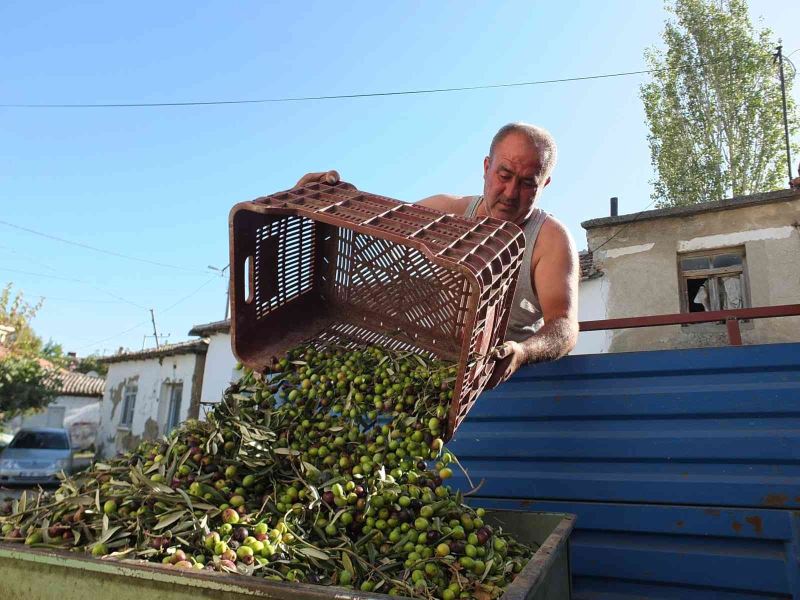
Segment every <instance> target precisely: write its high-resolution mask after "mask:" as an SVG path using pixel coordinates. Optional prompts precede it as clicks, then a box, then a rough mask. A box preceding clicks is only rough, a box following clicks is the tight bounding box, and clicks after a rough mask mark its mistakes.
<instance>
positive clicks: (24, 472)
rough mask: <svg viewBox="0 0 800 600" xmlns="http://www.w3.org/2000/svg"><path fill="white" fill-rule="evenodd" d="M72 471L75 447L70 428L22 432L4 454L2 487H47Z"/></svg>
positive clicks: (0, 461) (1, 458)
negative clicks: (70, 435)
mask: <svg viewBox="0 0 800 600" xmlns="http://www.w3.org/2000/svg"><path fill="white" fill-rule="evenodd" d="M61 471H64V472H66V473H71V472H72V446H71V444H70V440H69V433H68V432H67V430H66V429H56V428H50V427H28V428H25V429H20V430H19V431H18V432H17V434H16V435H15V436H14V439H13V440H11V443H10V444H9V445H8V447H6V448H5V449H4V450H3V451H2V453H0V484H24V485H27V484H32V485H36V484H38V485H47V484H51V483H58V474H59V473H60V472H61Z"/></svg>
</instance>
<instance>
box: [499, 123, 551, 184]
mask: <svg viewBox="0 0 800 600" xmlns="http://www.w3.org/2000/svg"><path fill="white" fill-rule="evenodd" d="M510 133H521V134H522V135H524V136H525V137H527V138H528V140H529V141H530V142H531V143H532V144H533V145H534V146H535V147H536V150H538V151H539V160H541V161H542V170H541V172H540V174H541V175H543V176H544V177H547V176H549V175H550V173H551V172H552V171H553V168H554V167H555V166H556V158H557V157H558V148H557V147H556V140H555V139H554V138H553V136H552V135H551V134H550V132H549V131H547V130H546V129H545V128H543V127H538V126H537V125H529V124H528V123H509V124H508V125H503V126H502V127H501V128H500V130H499V131H498V132H497V133H496V134H495V135H494V137H493V138H492V144H491V146H489V157H490V158H494V150H495V148H496V147H497V144H499V143H500V142H502V141H503V140H504V139H505V138H506V136H507V135H508V134H510Z"/></svg>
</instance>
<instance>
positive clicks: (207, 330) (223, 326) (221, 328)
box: [189, 319, 231, 337]
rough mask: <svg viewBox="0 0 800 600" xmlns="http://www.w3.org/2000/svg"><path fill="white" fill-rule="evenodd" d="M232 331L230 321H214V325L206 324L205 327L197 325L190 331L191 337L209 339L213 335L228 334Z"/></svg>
mask: <svg viewBox="0 0 800 600" xmlns="http://www.w3.org/2000/svg"><path fill="white" fill-rule="evenodd" d="M230 330H231V321H230V319H225V320H224V321H214V322H213V323H204V324H203V325H195V326H194V327H192V329H191V331H189V335H199V336H201V337H207V336H209V335H211V334H212V333H228V332H229V331H230Z"/></svg>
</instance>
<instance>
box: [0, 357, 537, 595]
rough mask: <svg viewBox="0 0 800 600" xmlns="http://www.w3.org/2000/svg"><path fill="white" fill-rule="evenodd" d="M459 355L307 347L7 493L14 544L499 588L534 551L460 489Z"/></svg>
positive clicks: (173, 563) (373, 583) (414, 590)
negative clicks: (447, 430) (61, 471)
mask: <svg viewBox="0 0 800 600" xmlns="http://www.w3.org/2000/svg"><path fill="white" fill-rule="evenodd" d="M455 375H456V367H455V366H454V365H451V364H446V363H443V362H440V361H438V360H434V359H431V358H428V357H424V356H420V355H418V354H413V353H407V352H397V351H390V350H387V349H384V348H380V347H376V346H371V347H344V346H338V345H326V346H320V345H316V346H315V345H304V346H302V347H299V348H295V349H294V350H292V351H290V352H289V353H288V354H287V355H286V356H285V357H284V358H282V359H281V360H279V361H276V362H274V363H273V364H272V365H271V367H270V369H269V370H268V371H267V372H264V373H256V372H253V371H249V370H246V369H245V370H243V373H242V377H241V379H240V380H239V381H238V382H237V383H235V384H232V385H231V386H230V388H228V389H227V390H226V392H225V394H224V397H223V398H222V401H221V402H220V403H219V404H217V405H215V406H214V408H213V410H211V411H209V413H208V414H207V415H205V419H204V420H190V421H187V422H185V423H183V424H182V425H181V426H180V427H179V428H177V429H176V430H175V431H173V432H172V433H171V434H170V435H169V436H168V437H166V438H163V439H161V440H156V441H148V442H143V443H142V444H140V445H139V447H138V448H137V449H136V450H135V451H134V452H131V453H129V454H127V455H124V456H120V457H117V458H115V459H113V460H110V461H106V462H96V463H94V464H93V465H92V466H91V468H89V469H88V470H86V471H85V472H82V473H80V474H77V475H75V476H74V477H67V476H63V477H62V484H61V486H60V487H59V488H58V490H56V491H55V492H53V493H41V494H38V495H35V496H34V497H28V496H27V495H26V494H23V495H22V496H21V497H20V499H19V500H15V501H13V502H6V503H5V505H2V506H0V513H2V514H3V516H2V517H0V523H2V533H3V539H4V541H7V542H9V541H11V542H23V543H25V544H28V545H30V546H34V547H46V548H61V549H69V550H73V551H84V552H89V553H91V554H92V555H94V556H97V557H106V558H107V559H108V558H111V559H117V560H147V561H150V562H155V563H160V564H163V565H164V566H165V567H166V568H177V569H198V570H209V571H216V572H225V573H237V574H241V575H252V576H257V577H264V578H267V579H272V580H280V581H296V582H306V583H313V584H320V585H336V586H343V587H349V588H355V589H360V590H362V591H375V592H381V593H387V594H391V595H397V596H411V597H418V598H428V599H434V598H441V599H443V600H454V599H455V598H481V599H488V598H496V597H498V596H499V595H501V594H502V591H503V589H504V588H505V587H506V586H507V585H508V584H509V583H510V582H511V581H512V580H513V579H514V576H515V575H516V574H517V573H519V572H520V571H521V569H522V567H523V566H524V565H525V563H526V562H527V560H528V559H529V558H530V557H531V555H532V549H531V548H529V547H527V546H524V545H522V544H520V543H518V542H517V541H515V540H514V539H513V538H512V537H510V536H509V535H507V534H505V533H503V532H502V531H501V530H499V529H493V528H492V527H491V526H490V525H489V524H487V523H486V522H484V517H485V512H484V510H483V509H481V508H477V509H475V508H472V507H470V506H467V505H466V504H464V503H463V502H462V497H461V493H460V492H458V491H456V490H454V489H452V488H451V487H450V486H448V484H447V481H448V479H449V478H450V477H451V476H452V475H453V470H452V469H453V465H454V464H456V461H455V458H454V457H453V456H452V455H451V454H450V453H449V452H448V451H447V450H446V449H445V448H444V443H443V441H442V433H443V427H444V426H445V423H446V417H447V413H448V407H449V404H450V401H451V400H452V388H453V382H454V380H455Z"/></svg>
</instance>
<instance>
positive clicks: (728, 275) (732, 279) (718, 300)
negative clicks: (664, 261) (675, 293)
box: [678, 248, 749, 312]
mask: <svg viewBox="0 0 800 600" xmlns="http://www.w3.org/2000/svg"><path fill="white" fill-rule="evenodd" d="M678 271H679V273H680V284H681V311H682V312H705V311H711V310H731V309H735V308H745V307H747V306H749V301H748V293H747V281H746V278H745V256H744V248H726V249H724V250H714V251H711V252H705V253H702V254H700V253H698V254H682V255H679V256H678Z"/></svg>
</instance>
